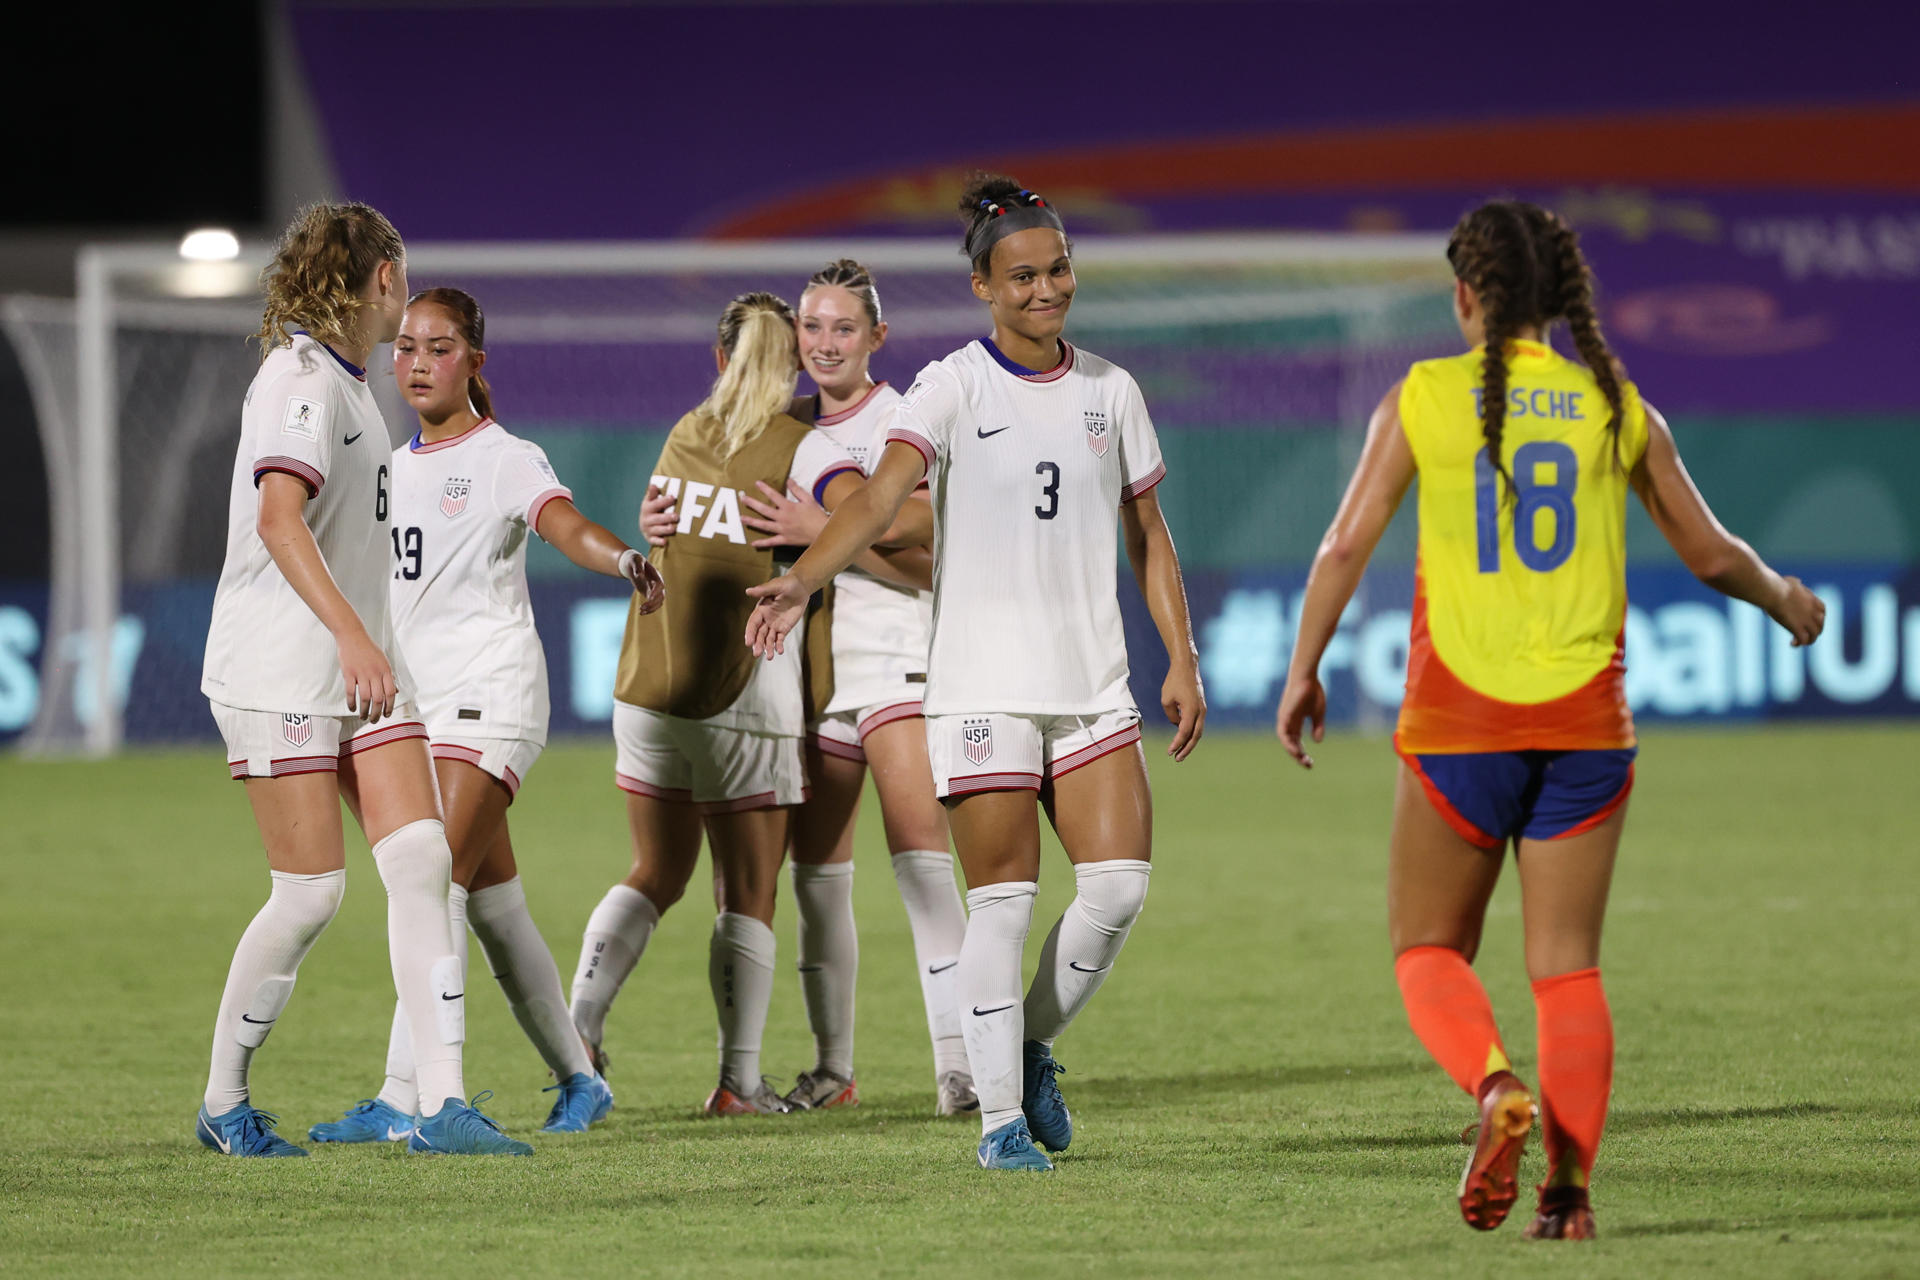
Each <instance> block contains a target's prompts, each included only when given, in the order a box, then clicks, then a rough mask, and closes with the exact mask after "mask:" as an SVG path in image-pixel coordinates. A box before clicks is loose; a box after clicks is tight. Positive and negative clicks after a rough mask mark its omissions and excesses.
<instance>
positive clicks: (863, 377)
mask: <svg viewBox="0 0 1920 1280" xmlns="http://www.w3.org/2000/svg"><path fill="white" fill-rule="evenodd" d="M798 331H799V339H800V367H801V368H802V369H803V370H805V371H806V373H807V375H808V376H809V377H811V378H812V379H813V383H814V386H815V387H817V388H818V390H817V391H816V392H815V394H813V395H811V396H802V397H800V398H799V399H797V400H795V401H794V405H793V409H792V413H793V416H794V417H796V418H798V419H800V420H801V421H803V422H811V423H813V425H814V426H815V427H816V428H817V429H819V430H820V431H823V432H825V433H826V434H827V435H828V436H830V437H831V438H832V439H833V440H834V441H836V442H837V443H838V444H840V445H841V447H842V448H844V449H846V451H847V452H848V453H849V454H851V455H852V456H853V459H854V461H856V462H858V463H859V464H860V465H861V467H862V468H863V469H865V468H868V467H872V466H873V465H874V464H875V463H877V462H878V461H879V458H880V454H881V451H882V450H883V449H884V448H885V447H886V436H887V429H888V427H889V426H891V425H892V422H893V412H894V408H895V406H897V405H898V404H899V403H900V393H899V392H898V391H896V390H894V389H893V388H892V387H890V386H888V385H887V384H886V383H884V382H878V383H876V382H875V381H874V380H873V376H872V373H871V372H870V369H869V364H870V362H871V360H872V358H873V356H874V354H875V353H876V352H877V351H879V350H880V347H881V346H882V344H884V343H885V342H886V338H887V325H886V322H885V321H884V320H883V319H882V318H881V312H880V295H879V292H878V291H877V290H876V289H875V287H874V282H873V276H872V273H870V272H869V271H868V270H867V269H866V268H865V267H863V266H861V265H860V264H859V263H858V262H854V261H852V260H851V259H847V258H842V259H840V260H838V261H836V262H832V263H829V264H828V265H827V266H826V267H824V268H823V269H821V270H820V271H817V272H815V273H814V274H813V276H812V277H811V278H810V279H809V280H808V281H807V285H806V288H805V290H804V291H802V293H801V295H800V305H799V324H798ZM915 496H916V499H917V500H919V501H922V502H924V494H916V495H915ZM745 501H746V502H747V505H748V506H749V508H751V509H752V511H753V512H754V513H755V514H754V515H753V516H752V517H749V518H747V519H746V524H747V525H748V526H749V527H750V528H754V529H758V530H760V531H761V532H763V533H767V534H769V535H771V536H769V537H766V538H762V539H760V540H759V541H757V542H756V543H755V545H756V546H762V547H772V546H795V545H798V546H805V545H806V544H807V543H808V542H810V541H811V540H812V538H813V537H814V535H815V534H817V533H818V531H819V527H820V525H821V524H822V523H824V522H825V519H826V513H825V512H824V511H823V510H822V509H821V508H820V507H818V506H817V505H815V504H814V503H813V501H812V500H811V498H810V496H809V495H807V494H805V493H804V492H802V491H799V490H797V489H796V490H795V491H794V492H793V493H792V494H791V496H790V497H789V496H785V495H782V494H780V493H778V492H776V491H774V490H772V489H770V488H769V489H766V490H765V491H763V493H762V494H761V495H760V497H759V498H757V499H755V498H748V499H746V500H745ZM641 513H642V519H641V527H642V529H643V531H644V532H645V533H646V534H647V536H648V538H649V539H650V540H651V541H653V542H654V543H656V544H663V543H664V542H665V541H666V540H667V539H668V538H670V537H672V536H673V532H674V524H675V521H676V520H677V516H676V515H675V513H674V510H673V500H672V499H671V498H669V497H666V496H665V495H661V496H659V497H658V498H650V499H649V501H647V502H646V503H643V504H642V507H641ZM881 554H882V553H879V552H869V553H866V554H864V555H863V556H862V557H860V559H859V560H856V561H855V563H854V565H853V567H852V568H849V569H848V570H846V571H845V572H843V573H841V574H840V575H839V576H838V577H837V578H835V579H834V603H833V677H834V679H833V698H832V700H831V701H830V702H829V703H828V704H827V706H826V707H825V709H824V710H823V711H822V713H821V714H820V716H819V718H818V719H817V720H816V721H815V723H814V724H813V725H811V726H810V730H811V733H810V736H809V738H808V739H807V744H806V750H807V778H808V781H809V783H810V784H811V786H812V791H813V793H812V796H811V797H810V798H809V799H808V800H807V802H806V803H805V804H803V805H801V806H800V807H799V809H797V810H796V811H795V813H794V820H793V836H792V848H793V889H794V899H795V901H796V903H797V904H798V908H799V911H798V914H799V943H800V945H799V957H798V965H799V969H800V985H801V992H802V994H803V995H804V997H805V999H806V1005H807V1021H808V1023H809V1025H810V1026H811V1027H812V1029H813V1038H814V1065H813V1067H812V1069H810V1070H808V1071H803V1072H801V1073H800V1077H799V1079H798V1080H797V1081H796V1082H795V1084H794V1088H793V1089H792V1091H791V1092H789V1093H788V1094H787V1095H786V1099H787V1102H788V1104H789V1105H790V1106H793V1107H794V1108H796V1109H798V1110H816V1109H821V1108H826V1107H836V1106H849V1105H854V1104H857V1103H858V1102H859V1100H860V1094H859V1090H858V1086H857V1085H856V1084H855V1083H854V1072H853V1024H854V980H855V976H856V972H857V970H858V967H859V955H860V949H859V942H858V939H857V935H856V933H855V930H854V921H853V825H854V819H855V817H856V815H857V814H858V811H859V806H860V791H861V787H862V784H863V783H864V782H865V779H866V772H867V767H868V766H869V764H870V765H871V766H872V768H873V780H874V787H875V789H876V790H877V791H878V792H879V796H880V813H881V820H882V822H883V823H884V824H885V828H886V838H887V846H888V848H889V850H890V851H891V853H892V864H893V875H894V881H895V883H896V884H898V885H899V888H900V897H901V899H902V901H904V902H905V903H906V907H907V920H908V923H909V924H910V926H911V927H912V930H913V948H914V957H915V968H916V970H917V972H918V974H919V977H920V990H921V995H922V998H923V999H924V1001H925V1003H926V1012H927V1030H928V1034H929V1036H930V1037H931V1039H932V1041H933V1071H934V1087H935V1104H934V1111H935V1113H936V1114H938V1115H959V1114H963V1113H966V1112H971V1111H973V1110H975V1109H976V1108H977V1107H978V1106H979V1102H978V1100H977V1099H976V1097H975V1096H974V1092H973V1078H972V1075H971V1073H970V1072H969V1070H968V1068H967V1051H966V1044H965V1041H964V1040H963V1039H962V1037H961V1034H960V1005H959V1000H958V997H957V996H956V994H955V990H954V969H955V966H956V964H957V961H958V958H959V951H960V940H961V937H962V936H963V934H964V933H965V931H966V924H967V917H966V912H965V909H964V908H963V907H962V906H961V904H960V890H959V886H958V885H957V884H956V883H955V882H954V877H953V857H952V855H951V854H949V853H948V852H947V820H946V814H945V812H944V811H943V810H942V809H941V807H940V804H939V802H938V800H937V799H936V797H935V795H934V789H933V773H932V769H931V766H930V765H929V764H928V761H927V738H926V731H925V727H924V726H923V725H922V723H921V718H920V716H921V695H922V694H923V693H924V691H925V689H926V679H927V677H926V670H927V642H928V638H929V635H930V633H931V631H932V626H933V602H932V598H931V596H930V594H928V593H926V592H924V591H917V590H915V589H914V588H913V587H911V586H907V585H905V584H904V583H903V582H902V581H901V580H900V576H899V575H900V574H901V573H902V572H903V571H904V570H906V569H907V567H908V566H907V564H906V563H905V562H906V559H907V555H908V553H892V554H888V555H887V557H886V558H887V559H888V560H889V564H888V565H886V566H882V565H877V564H874V563H873V561H872V557H874V556H876V555H881ZM911 554H913V555H915V556H917V557H918V559H919V560H920V561H921V562H925V560H926V554H925V552H924V551H917V550H916V551H915V552H914V553H911Z"/></svg>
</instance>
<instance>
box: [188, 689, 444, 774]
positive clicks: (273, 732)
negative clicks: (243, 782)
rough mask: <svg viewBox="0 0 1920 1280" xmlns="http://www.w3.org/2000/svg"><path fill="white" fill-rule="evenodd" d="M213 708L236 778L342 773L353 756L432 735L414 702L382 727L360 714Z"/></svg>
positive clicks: (215, 704)
mask: <svg viewBox="0 0 1920 1280" xmlns="http://www.w3.org/2000/svg"><path fill="white" fill-rule="evenodd" d="M208 705H209V706H211V707H212V708H213V720H214V723H215V724H217V725H219V726H220V736H221V737H222V738H224V739H226V742H227V769H228V771H229V772H230V773H231V774H232V775H233V776H234V777H235V778H284V777H287V776H288V775H290V774H295V773H337V772H339V770H340V762H341V761H342V760H344V759H346V758H347V757H348V756H351V755H357V754H358V753H360V752H362V751H370V750H372V749H373V748H374V747H384V746H386V745H387V744H388V743H389V742H399V741H402V740H403V739H406V738H424V737H426V736H427V726H426V725H424V724H422V723H420V717H419V714H418V713H417V712H416V711H415V710H414V708H413V704H412V703H411V702H402V703H401V704H400V705H399V706H397V707H395V708H394V709H393V714H392V715H390V716H388V717H386V718H385V719H384V720H382V721H381V722H380V723H379V724H368V723H367V721H366V720H365V719H363V718H362V717H360V716H314V715H305V714H295V713H293V712H280V711H245V710H242V709H241V708H239V707H229V706H227V705H226V704H224V703H220V702H212V701H209V703H208Z"/></svg>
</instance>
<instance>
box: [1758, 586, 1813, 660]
mask: <svg viewBox="0 0 1920 1280" xmlns="http://www.w3.org/2000/svg"><path fill="white" fill-rule="evenodd" d="M1786 584H1787V589H1786V592H1785V594H1784V595H1783V596H1782V597H1781V599H1780V602H1779V603H1778V604H1776V605H1775V606H1774V607H1773V608H1771V609H1769V610H1767V615H1768V616H1769V617H1771V618H1772V619H1773V620H1774V621H1775V622H1777V623H1779V624H1780V625H1781V626H1782V627H1785V628H1786V630H1787V632H1788V634H1790V635H1791V636H1792V637H1793V643H1794V645H1795V647H1796V648H1797V647H1798V646H1800V645H1803V644H1812V643H1813V642H1814V641H1815V640H1818V639H1819V638H1820V633H1821V632H1822V631H1823V630H1825V629H1826V625H1827V603H1826V601H1824V600H1822V599H1821V598H1820V597H1819V596H1817V595H1815V594H1813V592H1811V591H1809V590H1807V586H1806V584H1805V583H1803V582H1801V581H1800V579H1798V578H1788V579H1786Z"/></svg>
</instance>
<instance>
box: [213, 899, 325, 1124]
mask: <svg viewBox="0 0 1920 1280" xmlns="http://www.w3.org/2000/svg"><path fill="white" fill-rule="evenodd" d="M272 874H273V888H272V889H271V891H270V892H269V893H268V894H267V902H266V905H265V906H263V907H261V908H260V910H259V911H258V912H257V913H255V915H254V917H253V922H252V923H251V924H249V925H248V926H247V931H246V932H245V933H243V934H241V935H240V945H238V946H236V947H235V948H234V949H233V963H232V965H230V966H229V967H228V969H227V985H226V989H225V990H224V991H222V992H221V993H220V1012H219V1013H218V1014H217V1015H216V1016H215V1018H214V1022H213V1062H212V1065H211V1067H210V1068H209V1070H208V1072H207V1092H206V1094H205V1097H204V1101H205V1102H206V1104H207V1114H208V1115H210V1116H222V1115H225V1114H226V1113H227V1112H229V1111H231V1110H233V1109H234V1108H235V1107H237V1106H239V1105H240V1104H241V1103H243V1102H246V1101H247V1064H248V1063H250V1062H252V1061H253V1054H254V1050H256V1049H258V1048H259V1047H260V1046H261V1045H262V1044H264V1043H266V1039H267V1033H268V1032H270V1031H272V1030H273V1024H274V1023H275V1022H276V1021H277V1020H278V1019H279V1017H280V1011H281V1010H283V1009H285V1008H286V1007H287V1000H288V998H289V997H290V996H292V995H293V980H294V975H295V974H296V973H298V972H299V969H300V961H301V960H303V959H304V958H305V957H306V954H307V952H308V951H310V950H311V949H312V948H313V944H314V942H315V941H317V940H318V939H319V937H320V934H321V933H322V932H323V931H325V929H326V927H327V924H328V922H329V921H331V920H332V919H333V913H334V912H336V911H338V910H339V909H340V896H341V894H343V893H345V892H346V887H347V873H346V872H345V871H325V872H322V873H321V874H319V875H317V876H298V875H294V874H292V873H291V872H287V871H275V872H273V873H272Z"/></svg>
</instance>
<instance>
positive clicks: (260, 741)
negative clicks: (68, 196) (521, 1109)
mask: <svg viewBox="0 0 1920 1280" xmlns="http://www.w3.org/2000/svg"><path fill="white" fill-rule="evenodd" d="M263 283H264V284H265V286H266V292H267V304H266V316H265V319H264V320H263V322H262V324H261V327H260V343H261V347H262V357H263V358H262V360H261V364H260V372H259V373H258V374H256V375H255V376H254V379H253V385H252V386H251V387H249V388H248V389H247V398H246V404H245V407H244V408H243V409H242V410H241V415H240V422H241V426H240V447H239V450H238V453H237V455H236V457H235V459H234V466H233V488H232V497H231V499H230V501H229V503H228V515H227V559H226V564H225V566H224V567H223V568H222V569H221V572H220V583H219V586H218V587H217V588H216V590H215V592H214V599H213V622H212V626H211V627H210V628H209V630H208V633H207V655H206V667H205V671H204V673H203V675H202V677H201V683H200V687H201V691H202V692H203V693H205V694H206V695H207V697H208V699H209V700H211V702H212V704H213V717H214V720H215V721H216V722H217V723H218V724H219V726H220V732H221V735H222V736H223V737H224V738H225V739H226V743H227V761H228V766H229V768H230V769H231V771H232V773H233V776H234V777H235V778H242V779H245V780H246V790H247V800H248V802H249V803H250V804H251V805H252V806H253V816H254V820H255V821H256V822H257V823H258V824H259V827H260V835H261V838H262V840H263V841H264V842H265V844H266V847H267V865H268V866H269V867H270V868H271V869H272V878H273V887H272V892H271V894H270V896H269V897H268V899H267V904H266V906H264V907H262V908H261V909H260V913H259V914H258V915H256V916H255V917H254V918H253V923H252V924H250V925H249V926H248V927H247V931H246V933H245V934H244V935H243V936H242V937H241V939H240V945H239V947H238V948H237V949H236V950H235V951H234V956H233V965H232V968H231V969H230V970H229V972H228V974H227V985H226V991H225V993H224V994H223V995H222V996H221V999H220V1012H219V1017H218V1019H217V1021H216V1022H215V1023H214V1033H213V1063H212V1069H211V1072H210V1074H209V1077H208V1080H207V1090H206V1097H205V1100H204V1104H203V1105H202V1107H201V1109H200V1115H199V1119H198V1120H197V1121H196V1123H195V1126H194V1131H195V1133H196V1134H197V1135H198V1137H199V1139H200V1141H201V1142H202V1143H204V1144H205V1145H207V1146H208V1147H211V1148H213V1149H215V1150H218V1151H221V1152H223V1153H225V1154H227V1155H236V1156H301V1155H305V1154H306V1152H305V1151H304V1150H302V1149H301V1148H299V1147H296V1146H294V1145H293V1144H292V1143H290V1142H288V1141H286V1140H285V1139H284V1138H281V1137H280V1136H279V1135H278V1134H276V1133H274V1132H273V1125H274V1123H275V1118H274V1117H273V1116H271V1115H270V1114H268V1113H267V1112H264V1111H261V1110H259V1109H258V1108H256V1107H254V1105H253V1103H252V1101H251V1098H250V1095H249V1092H248V1085H247V1068H248V1064H249V1062H250V1060H251V1059H252V1057H253V1054H254V1051H255V1050H257V1049H258V1048H259V1047H260V1046H261V1044H262V1043H264V1042H265V1040H266V1038H267V1035H268V1033H269V1032H271V1031H272V1030H273V1025H274V1023H275V1022H276V1021H278V1020H279V1018H280V1015H281V1013H282V1011H283V1010H284V1009H285V1008H286V1005H287V999H288V997H289V996H291V995H292V994H293V984H294V977H295V974H296V973H297V972H298V970H299V967H300V961H301V959H302V957H304V956H305V955H306V953H307V951H308V950H309V949H310V948H311V947H312V946H313V944H314V941H315V940H316V939H317V938H319V936H320V933H321V931H322V930H324V929H325V928H326V927H327V924H328V922H329V921H331V920H332V919H333V914H334V912H335V910H336V909H338V907H339V905H340V896H341V892H342V890H343V888H344V886H345V880H346V871H345V866H346V857H345V848H344V843H343V837H342V834H341V827H340V800H341V799H343V798H344V799H345V800H346V802H347V805H348V807H349V808H351V809H352V810H353V815H354V818H355V819H356V820H357V821H358V822H359V824H360V827H361V830H363V831H364V832H365V833H366V836H367V839H368V841H369V842H371V843H372V845H373V859H374V863H375V865H376V866H378V867H379V869H380V878H381V880H382V881H384V882H385V884H386V888H387V939H388V946H389V948H390V950H391V952H392V960H393V983H394V988H395V990H396V992H397V993H398V994H399V997H400V1004H401V1007H402V1009H403V1010H404V1011H405V1015H406V1022H407V1027H408V1031H409V1033H410V1034H411V1036H412V1040H413V1044H414V1046H415V1057H416V1059H417V1062H418V1071H419V1093H420V1105H419V1119H418V1123H417V1124H416V1126H415V1127H414V1129H413V1133H412V1135H411V1136H410V1137H409V1139H408V1143H409V1146H410V1147H411V1149H413V1150H415V1151H425V1152H442V1153H455V1154H505V1155H530V1154H532V1151H533V1148H531V1147H529V1146H528V1145H527V1144H526V1143H524V1142H515V1141H513V1140H512V1139H511V1138H508V1137H507V1136H506V1135H505V1134H503V1133H501V1132H500V1130H499V1128H498V1127H497V1126H495V1125H494V1123H493V1122H492V1121H491V1120H489V1119H487V1118H486V1117H485V1116H483V1115H481V1114H480V1112H479V1111H478V1110H477V1109H476V1108H474V1107H472V1106H470V1105H468V1104H467V1103H466V1102H463V1101H462V1099H463V1098H464V1097H465V1096H466V1087H465V1083H464V1081H463V1080H462V1076H461V1053H460V1049H461V1043H462V1041H463V1040H464V1039H465V1036H466V1032H465V1018H464V1015H463V1010H464V1008H465V1004H464V1001H463V996H464V995H465V991H464V988H463V987H462V983H461V966H460V961H459V959H458V957H457V956H456V955H455V954H454V949H453V942H452V936H451V930H450V928H449V925H448V920H447V887H448V880H449V875H450V872H451V863H452V855H451V852H450V851H449V849H448V847H447V837H446V832H445V829H444V828H443V827H442V825H441V820H440V797H439V794H438V792H437V791H436V789H435V787H434V778H433V762H432V760H431V759H430V758H429V757H428V755H427V731H426V727H425V726H424V725H422V724H421V723H420V721H419V718H418V716H417V714H416V712H415V710H414V707H413V705H412V701H411V694H412V692H413V690H412V688H411V682H410V680H409V678H408V677H407V675H406V672H405V666H404V664H401V665H400V667H399V669H398V670H396V668H395V666H393V665H390V664H389V661H388V655H390V654H394V653H395V650H394V646H393V632H392V626H391V624H390V621H389V612H388V602H387V583H388V579H389V576H390V574H391V572H392V569H391V566H390V557H391V555H392V552H391V550H390V542H389V538H388V524H389V515H390V507H391V499H390V496H389V490H388V478H389V477H388V469H387V468H388V463H389V461H390V459H391V454H390V449H391V443H390V441H389V440H388V438H387V427H386V423H385V422H384V421H382V420H381V417H380V411H379V409H378V407H376V406H375V404H374V400H373V393H372V392H371V391H370V390H369V389H368V387H367V380H366V379H367V374H366V364H367V362H368V359H369V357H370V356H371V355H372V353H373V349H374V348H375V347H376V346H377V345H379V344H380V343H383V342H391V341H392V340H393V337H394V334H395V333H396V332H398V330H399V327H400V317H401V314H402V312H403V310H404V307H405V299H406V296H407V272H406V251H405V248H404V247H403V246H402V244H401V243H400V236H399V234H398V233H397V232H395V231H394V229H393V225H392V224H391V223H389V222H388V221H387V220H386V218H384V217H382V216H381V215H380V214H379V213H378V212H376V211H375V210H373V209H370V208H368V207H367V206H366V205H363V204H353V203H349V204H333V205H328V204H321V205H314V206H312V207H311V208H308V209H306V210H304V211H302V212H301V213H300V214H299V216H298V217H296V218H295V219H294V221H293V223H292V225H291V226H289V227H288V228H287V231H286V233H285V234H284V235H283V236H282V237H281V240H280V244H279V247H278V249H277V250H276V252H275V254H274V258H273V262H272V264H271V265H269V266H268V268H267V270H266V272H265V275H264V278H263ZM290 325H294V326H298V329H297V331H296V332H295V333H293V334H291V335H289V334H288V332H287V329H288V327H289V326H290Z"/></svg>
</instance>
